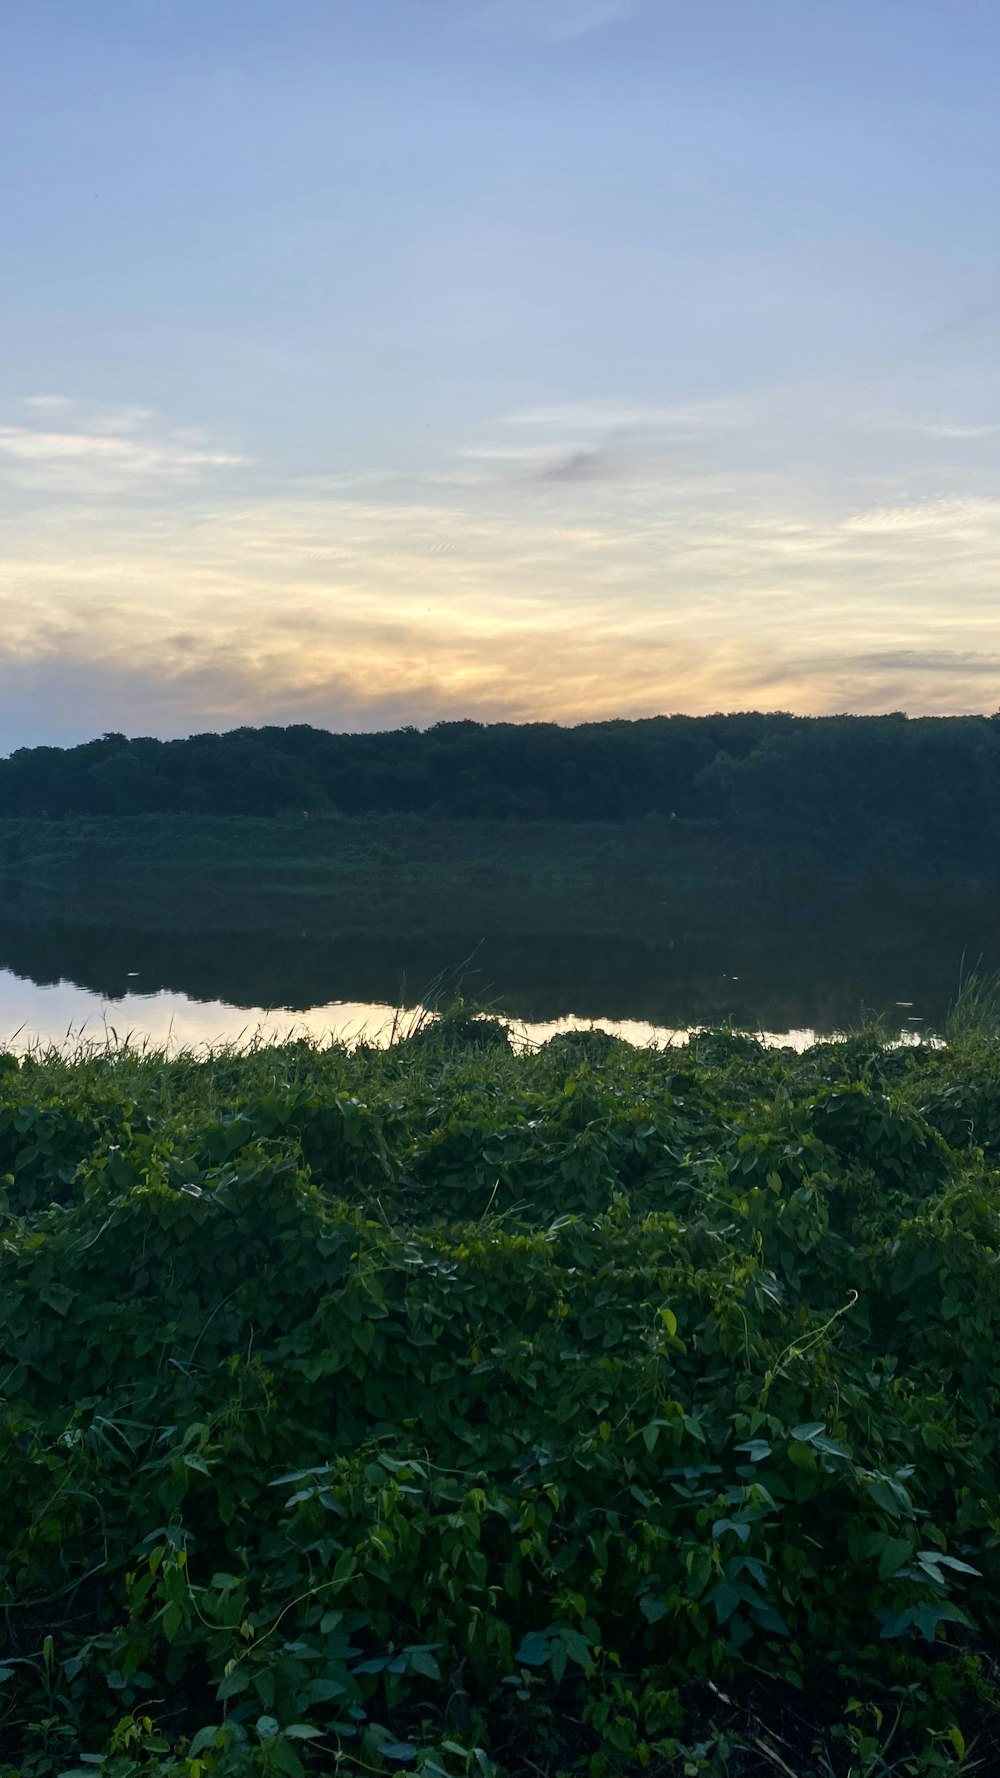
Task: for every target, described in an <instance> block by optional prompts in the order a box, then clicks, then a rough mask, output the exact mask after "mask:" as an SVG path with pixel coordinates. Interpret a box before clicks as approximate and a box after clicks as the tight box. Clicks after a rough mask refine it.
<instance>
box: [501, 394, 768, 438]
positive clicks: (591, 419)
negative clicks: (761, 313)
mask: <svg viewBox="0 0 1000 1778" xmlns="http://www.w3.org/2000/svg"><path fill="white" fill-rule="evenodd" d="M749 418H750V414H749V409H748V407H747V405H746V404H744V403H741V402H735V401H701V402H691V403H688V404H684V403H681V404H679V405H677V406H669V405H667V406H656V405H648V406H647V405H643V404H642V403H632V402H620V401H569V402H561V403H556V404H554V405H552V406H549V407H530V408H522V409H520V410H519V411H518V412H516V413H513V414H508V415H507V417H506V422H505V423H506V425H508V426H530V427H536V428H539V429H544V430H546V431H554V432H604V431H622V430H628V431H655V432H680V433H686V432H704V431H708V432H714V431H717V430H720V429H722V430H729V429H730V428H732V427H739V426H746V425H747V424H748V423H749Z"/></svg>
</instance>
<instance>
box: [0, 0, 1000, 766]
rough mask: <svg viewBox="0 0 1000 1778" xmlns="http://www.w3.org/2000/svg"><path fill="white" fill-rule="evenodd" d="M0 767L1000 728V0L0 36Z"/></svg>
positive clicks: (275, 20)
mask: <svg viewBox="0 0 1000 1778" xmlns="http://www.w3.org/2000/svg"><path fill="white" fill-rule="evenodd" d="M3 36H4V52H3V56H2V58H0V157H2V163H3V165H4V168H5V170H6V172H5V178H4V181H3V185H2V189H0V619H2V621H0V752H7V751H9V750H11V749H13V748H15V747H17V746H21V745H34V744H37V743H40V742H46V743H55V744H60V745H63V744H68V743H73V742H76V741H79V740H83V739H87V738H90V737H91V736H93V735H96V734H100V733H103V732H105V731H107V730H116V731H117V730H122V731H124V732H126V733H129V734H157V735H161V736H170V735H181V734H188V733H192V732H196V731H200V730H206V729H216V728H232V727H235V726H238V725H241V724H244V723H253V724H256V723H262V722H280V723H286V722H312V723H315V724H317V725H319V726H322V727H329V728H334V729H354V730H359V729H375V728H385V727H394V726H397V725H399V724H402V723H416V724H419V725H424V724H426V723H430V722H434V721H437V720H439V719H442V718H453V717H459V716H473V717H477V718H480V719H481V720H516V721H523V720H539V719H544V720H555V721H559V722H578V721H582V720H585V719H588V718H598V717H606V716H643V715H652V714H656V713H660V712H671V711H688V712H693V713H698V712H704V711H713V710H724V709H750V708H755V709H762V708H763V709H786V710H796V711H801V712H806V713H823V712H832V711H840V710H854V711H861V712H864V711H878V710H899V709H902V710H907V711H909V712H910V713H911V714H914V715H916V714H924V713H929V712H931V713H933V712H941V713H947V712H954V711H964V710H987V711H992V710H995V709H996V708H997V707H998V705H1000V404H998V396H1000V230H998V229H997V226H996V218H997V215H998V213H1000V6H997V4H996V0H88V3H87V5H86V6H81V5H80V4H79V0H32V3H31V5H25V4H17V3H16V0H8V5H7V8H6V9H4V16H3Z"/></svg>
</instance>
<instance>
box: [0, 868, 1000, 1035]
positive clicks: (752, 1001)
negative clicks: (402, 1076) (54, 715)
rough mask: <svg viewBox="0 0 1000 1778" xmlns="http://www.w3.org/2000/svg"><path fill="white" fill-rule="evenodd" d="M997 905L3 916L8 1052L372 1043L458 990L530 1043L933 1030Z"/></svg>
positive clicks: (834, 902) (0, 972) (998, 956)
mask: <svg viewBox="0 0 1000 1778" xmlns="http://www.w3.org/2000/svg"><path fill="white" fill-rule="evenodd" d="M995 902H996V898H995V896H993V895H992V893H991V894H990V896H989V897H987V898H985V899H984V897H983V895H982V894H979V896H978V897H973V898H971V901H970V898H969V896H968V895H963V894H961V893H960V892H959V891H957V890H956V889H954V888H943V887H940V888H938V889H937V890H935V891H934V893H933V894H932V895H931V896H930V898H929V897H928V891H927V888H926V885H924V886H922V888H921V892H920V895H919V897H916V898H915V899H908V898H907V897H906V896H905V894H904V895H902V896H901V895H899V894H896V895H894V896H890V897H882V898H879V897H877V896H875V897H868V898H866V899H865V901H864V903H863V905H859V903H858V902H857V900H856V898H855V899H852V900H849V901H847V902H845V901H844V899H843V898H842V897H840V898H831V899H830V900H829V901H828V902H826V903H823V904H820V905H816V906H810V907H806V908H803V909H801V910H799V913H798V917H796V918H794V919H790V918H789V916H788V911H787V908H783V909H782V911H781V913H780V916H778V915H776V916H774V917H768V915H767V913H766V911H764V912H762V911H761V910H760V909H758V910H757V911H756V912H755V913H754V915H753V918H752V919H748V918H745V917H743V918H737V917H736V911H735V910H734V911H733V913H732V914H731V916H729V917H727V916H726V914H725V912H723V913H721V914H720V912H719V911H718V909H715V910H713V911H712V913H711V915H709V916H706V918H705V920H704V921H703V922H701V923H699V922H698V921H696V920H692V918H691V916H690V913H688V914H687V915H686V916H685V920H684V921H682V922H681V923H679V924H678V925H676V926H675V927H674V928H673V929H672V935H671V936H670V937H666V936H662V935H660V936H656V937H637V938H635V939H629V938H625V937H622V936H620V935H617V936H614V937H607V938H594V937H592V936H587V937H577V936H573V935H572V934H566V935H564V936H561V937H560V936H558V935H555V936H553V935H551V934H546V935H542V936H532V935H530V934H522V935H514V936H511V935H499V936H498V935H494V936H492V937H490V938H489V939H486V940H483V941H478V940H477V939H476V938H475V937H470V936H469V935H462V934H450V933H440V934H430V935H428V934H426V933H425V934H421V935H418V936H415V937H411V938H406V937H399V938H389V937H386V936H385V935H384V934H366V933H355V934H345V935H342V936H340V937H336V938H330V937H329V936H322V935H316V934H313V933H311V932H309V931H308V930H305V931H302V932H300V933H298V934H291V933H288V932H287V931H285V932H282V933H273V932H266V931H261V932H150V931H145V930H142V929H141V928H140V927H136V928H134V929H129V928H127V927H123V926H120V925H108V926H99V925H87V926H82V925H79V926H76V925H72V924H67V923H52V922H46V923H42V924H37V925H33V924H31V923H30V922H24V921H21V920H15V921H11V920H0V1045H2V1046H4V1047H8V1048H10V1047H15V1048H19V1049H23V1048H25V1047H28V1046H30V1045H31V1044H34V1043H39V1042H42V1043H49V1042H57V1043H63V1042H64V1041H66V1040H67V1039H70V1040H72V1039H74V1038H79V1037H80V1036H83V1037H84V1038H89V1039H97V1040H100V1041H103V1040H104V1038H105V1036H106V1035H107V1036H110V1037H111V1038H112V1040H117V1041H124V1040H125V1039H128V1040H130V1041H132V1042H134V1043H139V1042H143V1041H151V1042H153V1043H156V1044H161V1043H168V1042H169V1043H171V1044H172V1045H175V1046H182V1045H206V1044H218V1043H222V1042H237V1041H246V1040H248V1039H249V1038H251V1037H253V1036H255V1035H258V1034H259V1035H263V1036H266V1037H269V1038H270V1037H281V1036H286V1035H288V1034H290V1033H291V1032H299V1031H308V1032H310V1033H311V1034H313V1035H314V1036H317V1037H320V1038H325V1037H329V1036H333V1037H336V1038H344V1039H355V1038H357V1037H358V1036H360V1035H361V1034H362V1033H363V1034H364V1035H365V1036H366V1037H368V1038H370V1039H373V1040H377V1039H378V1038H380V1037H381V1038H382V1039H384V1038H385V1037H386V1035H387V1034H388V1032H389V1031H390V1029H391V1028H392V1024H393V1020H394V1018H395V1019H396V1020H397V1023H398V1021H399V1020H400V1019H402V1021H403V1022H404V1023H405V1022H406V1020H407V1019H408V1018H410V1017H412V1015H413V1013H414V1011H415V1009H417V1008H419V1007H420V1006H421V1005H422V1004H427V1003H430V1004H441V1003H442V1002H446V1001H448V1000H450V999H451V998H453V997H454V996H455V995H456V994H458V993H461V994H462V995H464V996H465V997H466V998H468V999H475V1000H477V1001H479V1002H481V1003H483V1004H486V1005H489V1006H491V1007H492V1008H494V1009H495V1010H496V1011H497V1012H498V1013H500V1014H502V1015H503V1016H505V1017H507V1018H509V1019H511V1020H512V1021H513V1022H514V1023H515V1025H516V1027H517V1029H518V1031H519V1032H520V1033H521V1034H522V1035H523V1036H525V1037H527V1038H529V1039H534V1040H538V1041H540V1040H543V1039H544V1038H545V1037H546V1036H549V1035H551V1034H552V1032H553V1031H556V1030H560V1029H567V1028H571V1027H572V1026H574V1025H588V1024H590V1023H592V1022H597V1023H600V1024H601V1025H603V1026H605V1027H606V1028H608V1029H611V1030H615V1031H618V1032H620V1034H621V1035H622V1036H625V1037H628V1038H630V1039H631V1040H632V1041H634V1042H639V1043H642V1042H648V1041H650V1040H651V1039H660V1040H665V1039H667V1038H671V1037H676V1036H677V1035H678V1034H680V1033H683V1032H685V1031H687V1030H689V1029H691V1028H695V1027H698V1026H702V1025H705V1024H719V1023H723V1022H725V1021H727V1020H730V1021H732V1022H733V1023H734V1024H736V1025H739V1026H741V1027H744V1028H746V1029H750V1030H754V1031H758V1032H762V1033H765V1034H767V1035H768V1036H769V1037H770V1038H771V1039H772V1040H774V1041H782V1042H787V1043H793V1044H795V1045H796V1047H801V1046H802V1045H804V1044H806V1043H808V1042H809V1041H811V1039H812V1037H813V1035H814V1034H819V1035H826V1034H830V1033H833V1032H836V1031H840V1030H844V1029H845V1028H850V1027H851V1026H854V1025H857V1024H858V1023H859V1022H860V1021H861V1020H862V1019H863V1018H864V1017H866V1016H871V1015H872V1014H877V1015H878V1016H880V1017H881V1018H882V1019H883V1020H884V1021H885V1024H886V1027H887V1029H889V1030H890V1031H892V1032H893V1033H895V1034H897V1035H900V1036H906V1035H911V1036H913V1035H917V1034H919V1033H923V1032H934V1031H936V1030H938V1029H940V1027H941V1025H942V1023H943V1021H944V1018H945V1016H946V1014H947V1009H948V1006H949V1004H950V1002H951V1000H952V999H953V998H954V995H955V992H956V991H957V988H958V984H959V980H960V976H961V973H962V971H963V968H964V969H965V970H968V969H969V968H970V967H976V966H978V967H980V968H982V969H993V968H995V967H996V966H997V964H998V963H1000V946H998V944H997V939H996V934H997V931H998V925H997V911H998V910H997V907H996V905H995ZM973 904H974V914H975V917H974V918H973V917H972V914H971V913H970V909H971V908H972V907H973ZM667 925H668V929H669V923H667Z"/></svg>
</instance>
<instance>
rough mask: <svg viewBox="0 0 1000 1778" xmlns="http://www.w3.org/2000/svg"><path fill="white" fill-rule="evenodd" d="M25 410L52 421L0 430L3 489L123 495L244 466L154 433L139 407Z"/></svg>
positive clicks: (52, 401) (58, 403) (50, 402)
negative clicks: (58, 419) (58, 422)
mask: <svg viewBox="0 0 1000 1778" xmlns="http://www.w3.org/2000/svg"><path fill="white" fill-rule="evenodd" d="M26 405H29V406H31V407H32V408H33V409H34V410H36V411H38V412H39V413H40V414H42V415H44V416H45V417H46V419H48V417H49V416H50V415H52V414H54V413H55V412H57V411H58V413H59V414H60V415H61V416H62V415H65V418H63V419H62V423H61V425H60V426H59V427H58V429H56V427H55V426H54V425H53V424H52V422H51V419H49V420H48V424H43V423H41V422H39V423H37V424H35V425H31V426H15V425H0V483H3V482H6V483H7V484H8V485H11V486H13V487H16V488H21V489H26V490H29V491H32V492H36V493H43V494H45V493H47V494H71V493H78V494H115V493H117V494H125V493H128V492H129V491H136V490H141V489H156V488H157V487H163V486H164V485H176V484H188V483H192V482H196V481H198V480H199V479H200V478H201V477H202V476H203V475H205V474H206V472H211V471H218V470H229V469H234V468H240V467H243V466H245V465H246V463H247V462H248V459H247V458H245V457H243V456H240V455H238V454H236V453H234V452H229V451H222V450H218V449H212V448H209V447H208V446H207V445H206V444H205V443H204V441H201V440H199V439H198V437H197V436H192V435H191V434H189V433H184V432H180V431H177V430H176V429H157V426H156V424H155V421H156V416H155V415H154V414H153V413H152V412H151V411H150V410H149V409H148V408H141V407H120V408H111V409H104V410H97V411H91V412H80V411H79V410H78V409H77V407H76V404H75V403H73V402H70V401H69V400H68V398H66V397H62V396H31V397H29V398H28V401H27V403H26Z"/></svg>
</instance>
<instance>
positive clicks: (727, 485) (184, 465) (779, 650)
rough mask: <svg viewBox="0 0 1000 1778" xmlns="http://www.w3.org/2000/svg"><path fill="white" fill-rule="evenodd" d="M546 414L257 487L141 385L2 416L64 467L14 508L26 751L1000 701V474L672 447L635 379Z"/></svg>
mask: <svg viewBox="0 0 1000 1778" xmlns="http://www.w3.org/2000/svg"><path fill="white" fill-rule="evenodd" d="M720 405H721V407H722V408H723V409H725V404H720ZM707 406H708V408H709V409H710V411H712V412H714V411H715V406H716V404H707ZM527 411H528V413H529V414H541V415H544V416H545V418H544V419H542V420H538V419H534V418H532V419H529V420H527V421H525V422H524V423H523V424H520V423H519V424H518V425H517V426H515V427H513V428H511V429H505V432H504V434H503V437H502V442H500V443H497V444H485V445H482V446H478V447H470V448H469V450H468V452H467V454H466V455H465V456H464V457H461V458H459V460H458V463H457V465H453V466H452V467H451V468H450V469H441V470H435V471H432V472H431V473H429V474H427V475H425V476H423V477H418V476H414V477H412V478H411V480H410V482H409V484H408V485H407V486H404V484H403V483H402V481H401V480H400V479H399V478H398V477H397V478H395V479H393V478H386V476H385V475H384V473H382V472H380V473H379V474H378V475H374V476H371V477H368V476H367V475H366V471H365V467H364V465H359V467H358V473H357V475H355V476H353V477H350V478H348V477H336V478H328V479H321V478H315V479H312V480H304V481H302V482H301V483H298V484H295V486H293V487H286V488H284V489H282V488H281V487H280V486H278V485H276V484H274V483H273V482H272V484H271V486H270V487H268V486H267V485H266V484H265V483H264V482H263V480H262V479H261V478H260V477H258V480H257V482H256V483H255V487H254V491H253V497H252V498H251V496H250V493H249V492H248V490H247V487H246V484H245V481H242V480H241V476H242V469H241V461H242V460H241V459H239V458H238V457H235V456H234V454H232V453H230V452H228V451H226V450H224V449H222V448H220V447H219V445H218V444H217V443H216V442H215V441H212V440H205V439H204V438H203V437H201V436H200V435H197V434H188V433H182V432H180V431H178V430H177V429H176V428H173V429H172V428H169V427H166V426H165V425H164V424H163V423H162V421H158V420H157V419H156V418H155V416H149V415H148V414H146V413H144V412H143V411H142V410H119V409H115V410H108V411H100V412H99V411H96V410H94V411H88V412H87V413H86V414H85V413H83V411H82V410H76V409H73V410H72V411H71V413H70V415H69V417H68V418H67V417H64V416H63V415H62V414H60V416H59V421H58V424H57V423H55V422H54V421H53V420H52V419H51V417H50V416H49V414H48V413H45V412H44V410H40V412H41V413H42V414H43V415H44V417H42V418H40V419H39V422H38V424H37V425H33V426H21V425H16V424H13V423H12V424H8V425H5V426H3V427H2V428H0V466H2V465H5V468H4V467H0V485H2V482H3V480H4V478H5V477H6V479H7V480H8V481H9V480H10V479H11V476H14V477H17V476H18V475H25V474H26V475H32V474H37V475H38V478H39V479H38V481H37V483H36V484H35V488H34V492H35V498H34V499H33V501H31V502H27V501H25V500H24V499H23V497H22V496H21V490H20V489H18V490H17V495H18V498H17V499H16V500H13V499H12V500H10V501H8V508H9V510H8V512H7V514H6V518H5V519H4V520H3V523H4V545H3V550H2V552H0V605H2V608H3V611H4V626H3V629H2V631H0V711H2V712H3V723H4V726H3V733H2V741H0V750H2V748H3V746H14V745H17V744H20V743H22V742H25V741H27V740H32V739H33V740H43V739H45V738H53V737H60V738H64V739H66V738H69V739H79V738H83V737H84V736H86V735H87V734H90V733H95V732H99V731H101V730H103V729H108V728H121V729H125V730H127V731H133V732H157V733H162V734H172V733H174V734H175V733H185V732H190V731H191V730H193V729H205V728H209V727H215V726H220V725H221V726H233V725H235V724H238V723H241V722H251V723H252V722H262V721H281V722H284V721H296V720H298V721H313V722H317V723H322V724H329V725H332V726H347V727H354V728H370V727H379V726H383V725H385V724H386V723H395V722H403V721H418V722H419V721H430V720H433V719H434V718H435V717H437V716H443V715H464V714H471V715H477V716H480V717H484V718H489V717H498V716H503V717H508V718H511V719H517V720H527V719H538V718H550V719H555V720H560V721H578V720H582V719H584V718H585V717H588V716H594V717H596V716H602V715H603V716H613V715H649V714H653V713H655V712H657V711H661V710H689V711H692V712H698V711H711V710H717V709H720V708H727V707H728V708H747V707H751V706H753V705H757V706H760V705H762V704H763V705H766V706H770V707H774V706H776V705H777V706H781V707H785V708H790V709H798V710H804V711H815V712H818V711H823V710H831V709H858V710H862V709H879V708H893V707H895V708H900V707H902V708H907V709H909V710H911V711H913V712H917V711H921V710H927V711H935V710H946V709H961V708H971V709H976V708H978V709H992V708H994V707H995V704H996V702H997V698H996V690H995V687H996V671H997V669H996V656H997V652H998V626H997V618H996V563H997V561H998V559H1000V499H998V498H996V497H995V496H993V495H987V494H982V495H976V496H973V495H971V494H969V493H966V494H965V495H964V496H963V497H961V498H959V497H949V498H920V497H919V496H918V495H916V494H914V492H913V490H912V488H910V489H906V488H902V489H901V488H900V487H899V478H898V476H897V477H894V478H893V479H892V481H891V482H889V481H887V479H886V477H885V476H884V475H881V474H879V475H875V476H868V477H867V479H865V478H860V479H859V478H855V480H853V481H852V482H851V483H850V485H849V486H844V485H842V484H837V485H834V484H832V483H831V481H830V479H829V478H828V477H827V476H826V475H825V474H824V475H810V474H809V473H806V472H799V471H797V470H792V469H789V468H788V467H786V466H781V467H780V468H775V467H773V466H772V467H770V468H769V467H767V463H766V457H765V455H764V453H762V452H759V451H758V443H757V439H756V434H755V433H754V434H751V435H750V436H749V439H748V443H749V445H750V447H751V448H750V449H748V450H747V451H746V452H745V453H744V456H743V458H742V460H741V459H739V458H738V457H734V456H733V454H732V453H730V455H729V457H728V458H727V459H723V460H720V459H719V457H718V455H717V453H715V452H714V451H712V450H709V449H707V448H706V450H705V451H704V452H702V451H700V450H695V448H694V446H693V445H689V444H688V443H687V442H684V443H683V444H682V445H681V447H679V448H678V450H676V451H675V452H673V453H672V454H671V452H670V451H669V450H667V449H666V448H663V449H661V446H660V442H659V441H658V439H657V438H656V437H655V435H652V434H638V433H637V434H635V435H629V434H628V433H627V432H626V431H625V430H622V431H617V432H616V431H615V430H614V429H613V428H612V429H607V428H606V426H605V422H606V420H607V416H608V414H609V412H613V413H614V414H615V415H621V414H622V413H623V412H628V413H629V414H632V415H634V413H635V411H636V410H635V409H632V408H629V407H628V404H625V403H619V404H603V403H602V404H597V406H596V413H597V415H598V416H599V424H598V426H597V427H596V428H595V429H592V430H591V431H589V432H588V431H587V430H586V428H585V426H584V425H583V424H582V423H581V422H582V417H583V415H588V416H589V417H590V418H593V417H594V414H595V405H594V404H579V406H575V407H574V406H571V407H570V409H569V410H566V409H562V410H551V409H549V410H546V409H538V410H527ZM567 411H569V412H572V413H573V415H574V418H575V420H576V421H577V422H578V427H577V430H576V431H575V432H573V431H570V434H569V437H568V438H566V437H565V436H564V434H563V432H562V430H561V422H562V420H563V419H564V417H565V414H566V412H567ZM642 411H643V412H644V413H646V414H648V413H649V412H653V413H656V414H662V413H664V412H669V413H670V414H671V415H675V414H676V412H677V410H675V409H662V408H655V409H648V410H642ZM684 411H687V410H684ZM555 412H558V413H559V416H560V424H559V425H557V424H556V423H555V421H554V420H553V419H552V418H551V416H552V414H553V413H555ZM706 436H707V437H709V438H710V439H714V438H727V439H728V438H730V437H732V436H733V433H732V431H731V429H728V428H727V427H725V426H721V425H720V426H718V427H717V428H716V430H715V431H712V430H711V429H710V428H709V429H707V430H706ZM758 458H761V459H763V460H762V461H758ZM720 461H721V464H722V466H721V467H720ZM164 489H166V490H167V491H168V493H169V498H166V499H160V498H159V495H160V492H161V491H162V490H164Z"/></svg>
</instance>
